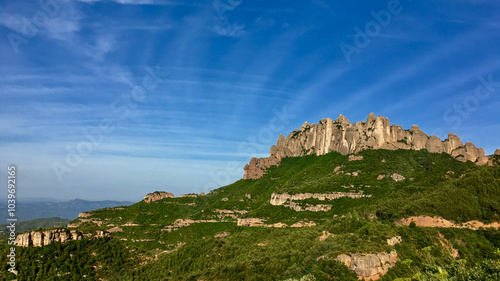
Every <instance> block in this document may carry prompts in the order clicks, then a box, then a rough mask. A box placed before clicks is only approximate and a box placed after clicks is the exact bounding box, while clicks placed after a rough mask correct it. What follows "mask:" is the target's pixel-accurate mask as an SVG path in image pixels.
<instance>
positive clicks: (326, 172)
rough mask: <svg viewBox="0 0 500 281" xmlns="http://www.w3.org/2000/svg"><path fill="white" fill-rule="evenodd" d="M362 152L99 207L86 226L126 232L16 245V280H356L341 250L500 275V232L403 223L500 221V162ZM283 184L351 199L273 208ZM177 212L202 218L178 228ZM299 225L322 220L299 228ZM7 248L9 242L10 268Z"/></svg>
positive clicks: (400, 271)
mask: <svg viewBox="0 0 500 281" xmlns="http://www.w3.org/2000/svg"><path fill="white" fill-rule="evenodd" d="M358 155H359V156H363V159H362V160H358V161H349V159H348V157H347V156H344V155H341V154H339V153H335V152H332V153H329V154H327V155H323V156H304V157H297V158H285V159H283V160H282V162H281V163H280V165H279V166H277V167H272V168H270V169H269V170H268V172H267V174H266V175H265V176H264V177H262V178H260V179H258V180H239V181H237V182H235V183H233V184H231V185H228V186H225V187H221V188H219V189H216V190H214V191H213V192H211V193H210V194H207V195H205V196H199V197H196V198H169V199H163V200H159V201H155V202H152V203H145V202H144V201H141V202H138V203H136V204H134V205H131V206H128V207H120V208H106V209H100V210H96V211H92V212H90V213H91V214H92V215H91V216H90V217H89V218H87V219H90V220H93V222H82V221H81V219H77V220H75V221H73V222H72V223H76V224H78V223H80V225H79V226H78V230H79V231H82V232H84V233H87V232H95V231H96V230H108V229H111V228H113V227H117V226H119V227H120V228H121V229H122V230H123V232H113V233H110V234H109V237H107V238H100V239H84V240H82V241H70V242H67V243H64V244H59V243H53V244H51V245H48V246H44V247H41V248H35V247H29V248H20V247H18V251H17V255H18V256H17V262H18V270H19V275H18V276H17V278H18V279H19V280H52V279H51V278H53V280H84V279H89V280H97V279H98V278H102V279H103V280H289V279H291V280H357V276H356V274H355V273H354V272H352V271H351V270H350V269H348V268H347V267H346V266H345V265H344V264H342V263H340V262H338V261H336V260H335V258H336V257H337V256H339V255H341V254H356V253H389V252H391V251H393V250H396V251H397V255H398V262H397V263H396V264H395V266H394V267H392V268H391V269H389V271H388V272H387V274H386V275H385V276H383V277H382V278H381V279H382V280H395V279H396V278H410V279H400V280H500V264H499V260H500V250H499V249H500V231H498V230H494V229H482V228H481V229H479V230H471V229H465V228H464V229H461V228H436V227H418V226H417V227H415V226H414V225H410V226H404V225H399V224H398V223H395V222H398V221H399V220H400V219H402V218H407V217H410V216H419V215H427V216H439V217H442V218H444V219H447V220H451V221H454V222H456V223H464V222H467V221H471V220H479V221H482V222H484V223H490V222H498V221H500V217H499V214H500V166H498V165H497V166H494V167H488V166H476V165H475V164H473V163H471V162H467V163H463V162H459V161H457V160H455V159H453V158H452V157H451V156H450V155H448V154H444V153H443V154H433V153H428V152H427V151H425V150H420V151H414V150H397V151H388V150H366V151H363V152H360V153H359V154H358ZM393 178H396V179H398V181H396V180H394V179H393ZM403 178H404V179H403ZM152 191H153V190H151V192H152ZM273 193H275V194H285V193H287V194H288V195H300V194H306V193H319V194H334V193H335V194H342V196H343V197H341V198H338V199H332V200H320V199H318V198H306V199H304V200H294V201H293V202H294V203H296V205H295V208H299V209H302V210H305V209H307V208H311V206H312V207H314V206H319V205H328V206H329V207H328V208H330V209H329V210H327V211H318V212H313V211H307V210H306V211H296V210H294V209H292V208H291V206H287V204H290V203H289V202H288V203H286V204H281V205H272V204H271V203H270V199H271V196H272V194H273ZM351 195H352V196H354V195H356V196H359V197H361V198H350V197H351ZM223 214H225V215H226V216H225V217H224V218H223V219H222V218H221V215H223ZM245 218H247V219H248V218H259V219H262V223H263V224H265V225H268V226H269V225H271V224H278V223H281V224H286V226H287V227H283V228H279V227H265V226H247V225H246V224H245V225H243V226H238V225H237V223H236V222H237V219H245ZM178 219H186V220H187V219H190V220H193V221H194V222H193V221H190V222H191V223H190V224H189V223H188V225H181V226H179V221H177V220H178ZM200 220H201V221H200ZM176 221H177V222H176ZM295 223H303V224H311V225H312V226H308V227H290V226H291V225H293V224H295ZM99 224H101V225H99ZM321 236H323V237H321ZM395 236H400V237H401V239H402V243H400V244H396V245H392V246H391V245H389V244H388V242H387V239H389V238H391V237H395ZM320 237H321V239H320ZM103 245H106V246H103ZM6 246H7V245H6V241H5V240H3V241H2V264H3V266H4V269H5V270H3V271H2V276H3V277H5V276H6V269H7V265H6V260H5V259H6V255H7V247H6ZM103 247H105V249H106V250H105V251H104V248H103ZM455 251H457V253H458V254H455V256H454V253H455ZM69 255H70V256H71V258H69V259H62V257H66V256H69ZM41 257H43V258H41ZM35 260H38V261H37V262H34V261H35ZM67 272H70V273H69V274H68V273H67ZM84 276H85V277H84ZM49 277H50V278H49ZM47 278H49V279H47ZM411 278H413V279H411Z"/></svg>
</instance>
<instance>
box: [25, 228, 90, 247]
mask: <svg viewBox="0 0 500 281" xmlns="http://www.w3.org/2000/svg"><path fill="white" fill-rule="evenodd" d="M82 238H83V235H82V233H80V232H78V231H76V230H68V229H64V228H60V229H52V230H44V231H31V232H25V233H21V234H19V235H17V237H16V246H20V247H29V246H35V247H41V246H45V245H49V244H51V243H54V242H59V243H64V242H66V241H69V240H82Z"/></svg>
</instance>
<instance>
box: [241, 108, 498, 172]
mask: <svg viewBox="0 0 500 281" xmlns="http://www.w3.org/2000/svg"><path fill="white" fill-rule="evenodd" d="M366 149H391V150H396V149H415V150H420V149H427V150H428V151H429V152H432V153H442V152H445V153H448V154H450V155H452V156H453V157H455V158H456V159H458V160H460V161H464V162H465V161H467V160H469V161H472V162H475V163H476V164H478V165H484V164H487V163H489V162H488V160H489V157H488V156H486V155H485V152H484V149H482V148H477V147H476V146H475V145H474V144H473V143H471V142H467V143H465V145H464V144H463V143H462V141H461V140H460V138H459V137H458V136H457V135H455V134H453V133H449V134H448V138H447V139H446V140H444V141H441V140H440V139H439V138H438V137H436V136H427V135H426V134H425V133H424V132H422V130H420V128H419V127H418V126H417V125H413V126H412V127H411V128H410V129H409V130H404V129H403V127H401V126H398V125H395V124H392V125H391V124H390V122H389V119H388V118H386V117H382V116H377V117H375V115H374V114H373V113H370V115H368V118H367V120H366V122H356V123H354V124H351V123H350V122H349V120H348V119H347V118H346V117H345V116H343V115H340V116H339V117H338V118H337V120H335V121H334V120H332V119H330V118H326V119H322V120H321V121H319V122H318V124H309V123H307V122H305V123H304V124H303V125H302V126H301V127H300V129H298V130H297V129H296V130H295V131H293V132H292V133H290V134H289V135H288V136H287V137H286V138H285V137H284V136H283V135H282V134H280V136H279V137H278V142H277V144H276V145H273V146H271V149H270V156H269V157H267V158H252V159H251V160H250V163H249V164H247V165H246V166H245V168H244V170H245V175H244V176H243V178H244V179H258V178H260V177H262V176H263V175H264V174H265V171H266V169H267V168H269V167H271V166H275V165H278V164H279V162H280V161H281V159H283V158H285V157H299V156H304V155H309V154H316V155H324V154H327V153H329V152H332V151H337V152H339V153H341V154H343V155H348V154H356V153H358V152H360V151H362V150H366ZM499 153H500V152H499ZM350 160H360V159H359V158H350Z"/></svg>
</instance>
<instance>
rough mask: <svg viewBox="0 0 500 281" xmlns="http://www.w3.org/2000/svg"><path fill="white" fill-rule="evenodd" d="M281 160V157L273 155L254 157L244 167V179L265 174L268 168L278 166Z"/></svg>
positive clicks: (253, 178) (256, 177) (255, 177)
mask: <svg viewBox="0 0 500 281" xmlns="http://www.w3.org/2000/svg"><path fill="white" fill-rule="evenodd" d="M279 162H280V159H278V158H277V157H276V156H273V155H271V156H270V157H267V158H252V159H251V160H250V163H248V164H246V165H245V167H244V168H243V170H245V175H244V176H243V179H246V180H247V179H252V180H255V179H258V178H260V177H262V176H263V175H264V173H265V172H266V170H267V168H269V167H271V166H276V165H278V164H279Z"/></svg>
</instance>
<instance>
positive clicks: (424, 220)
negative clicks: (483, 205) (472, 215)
mask: <svg viewBox="0 0 500 281" xmlns="http://www.w3.org/2000/svg"><path fill="white" fill-rule="evenodd" d="M411 222H414V223H415V225H416V226H422V227H443V228H448V227H452V228H468V229H473V230H477V229H479V228H480V227H483V228H490V227H493V228H496V229H499V228H500V222H493V223H490V224H485V223H482V222H480V221H476V220H473V221H468V222H466V223H463V224H458V223H455V222H452V221H449V220H446V219H443V218H440V217H428V216H414V217H409V218H407V219H402V220H400V221H399V222H398V223H399V224H402V225H406V226H409V225H410V223H411Z"/></svg>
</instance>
